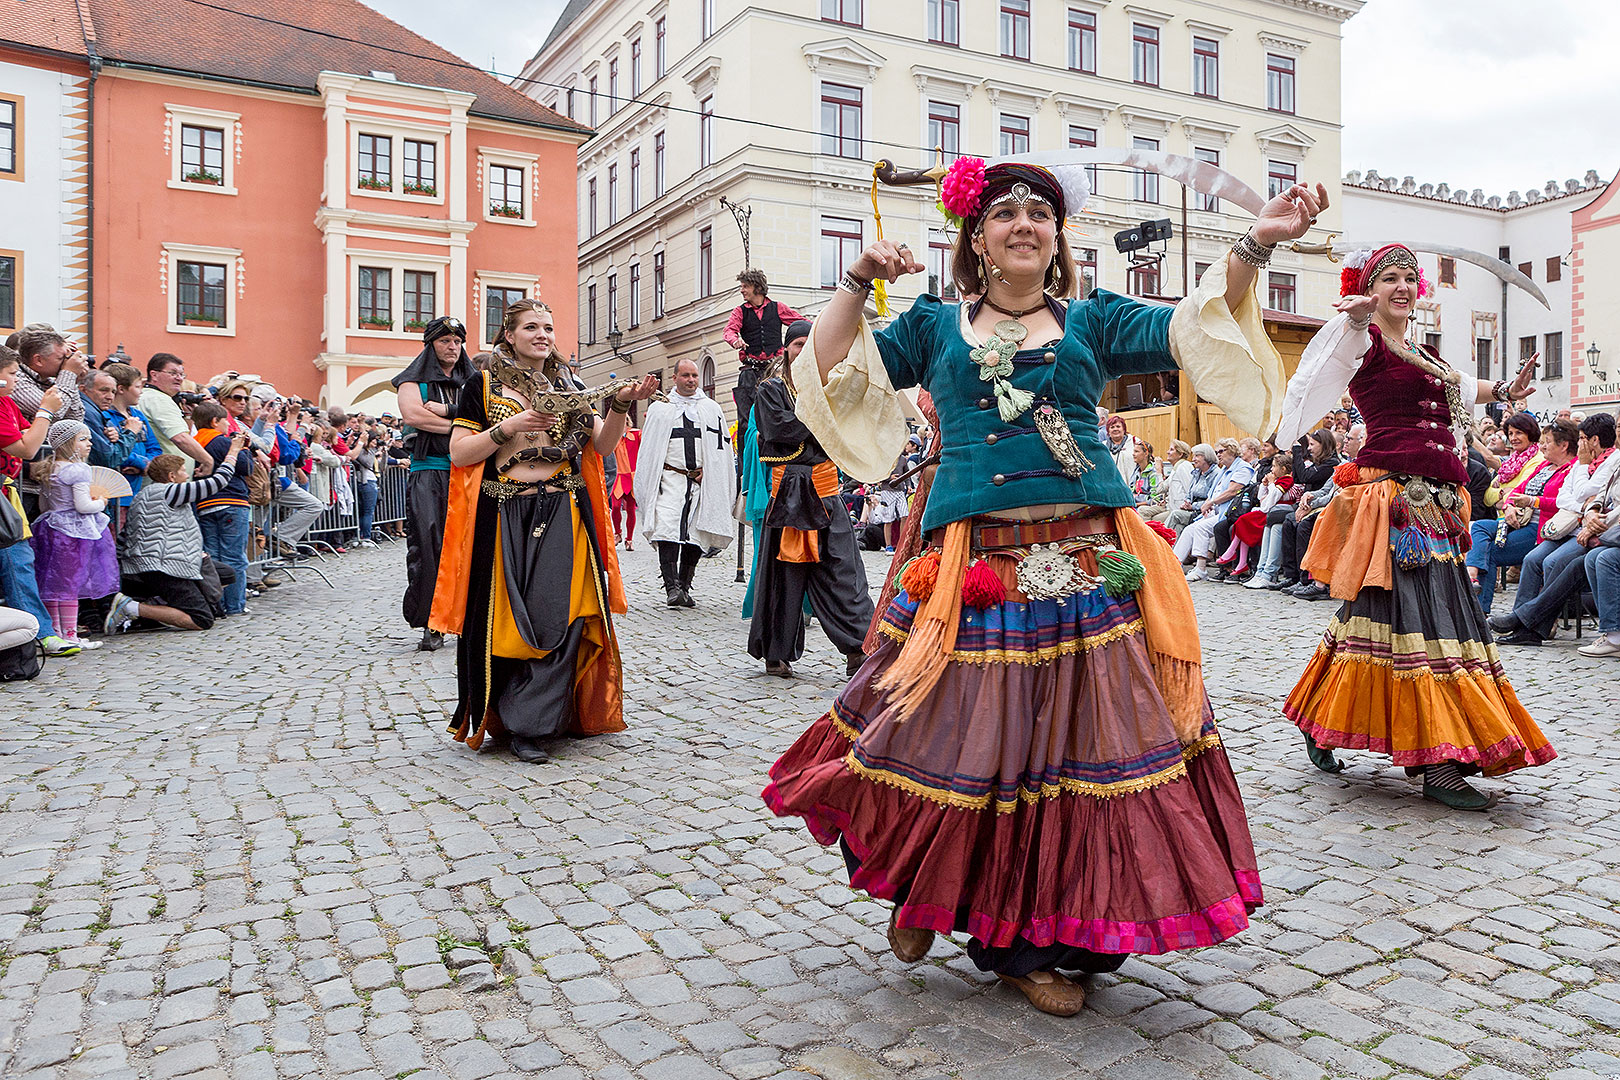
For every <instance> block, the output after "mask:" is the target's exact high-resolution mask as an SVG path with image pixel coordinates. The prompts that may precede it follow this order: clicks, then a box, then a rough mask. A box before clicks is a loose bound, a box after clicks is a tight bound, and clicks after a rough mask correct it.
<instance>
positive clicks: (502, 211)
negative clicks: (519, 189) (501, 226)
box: [489, 203, 523, 218]
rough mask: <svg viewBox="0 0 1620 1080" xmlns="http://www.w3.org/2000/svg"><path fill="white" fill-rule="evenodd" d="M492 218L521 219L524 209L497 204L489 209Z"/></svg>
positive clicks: (509, 204) (508, 204)
mask: <svg viewBox="0 0 1620 1080" xmlns="http://www.w3.org/2000/svg"><path fill="white" fill-rule="evenodd" d="M489 213H490V216H491V217H504V218H520V217H522V216H523V207H521V206H513V205H512V204H511V203H496V204H495V205H493V206H491V207H490V208H489Z"/></svg>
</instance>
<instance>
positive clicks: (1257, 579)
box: [1243, 574, 1277, 589]
mask: <svg viewBox="0 0 1620 1080" xmlns="http://www.w3.org/2000/svg"><path fill="white" fill-rule="evenodd" d="M1276 580H1277V579H1276V578H1274V577H1272V576H1271V575H1270V574H1255V575H1254V577H1252V578H1250V579H1249V580H1248V581H1245V582H1244V583H1243V587H1244V588H1245V589H1264V588H1267V587H1268V586H1270V585H1273V584H1275V583H1276Z"/></svg>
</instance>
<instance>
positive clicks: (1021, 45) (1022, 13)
mask: <svg viewBox="0 0 1620 1080" xmlns="http://www.w3.org/2000/svg"><path fill="white" fill-rule="evenodd" d="M1001 55H1002V56H1005V57H1008V58H1009V59H1012V60H1028V59H1029V0H1001Z"/></svg>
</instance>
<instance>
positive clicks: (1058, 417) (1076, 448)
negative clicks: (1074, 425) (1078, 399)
mask: <svg viewBox="0 0 1620 1080" xmlns="http://www.w3.org/2000/svg"><path fill="white" fill-rule="evenodd" d="M1034 419H1035V430H1036V431H1037V432H1038V433H1039V434H1040V436H1041V442H1043V443H1045V444H1046V449H1047V450H1049V451H1050V452H1051V454H1052V457H1053V458H1054V459H1055V460H1056V461H1057V463H1058V465H1059V466H1061V467H1062V469H1063V475H1064V476H1067V477H1069V478H1070V479H1071V480H1077V479H1079V478H1080V477H1081V476H1084V475H1085V474H1086V473H1088V472H1090V471H1091V470H1092V469H1094V468H1096V466H1095V465H1094V464H1092V462H1091V459H1090V458H1088V457H1086V455H1085V454H1084V453H1082V452H1081V450H1080V444H1079V443H1077V442H1075V441H1074V433H1073V432H1072V431H1070V430H1069V422H1068V421H1067V420H1065V419H1064V418H1063V413H1062V411H1061V410H1059V409H1058V407H1057V406H1056V405H1052V404H1050V403H1048V402H1042V403H1041V404H1040V405H1037V406H1035V412H1034Z"/></svg>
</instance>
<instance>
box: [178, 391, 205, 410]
mask: <svg viewBox="0 0 1620 1080" xmlns="http://www.w3.org/2000/svg"><path fill="white" fill-rule="evenodd" d="M174 400H175V401H176V402H177V403H178V404H179V405H181V406H183V407H185V408H187V409H189V408H191V407H192V406H193V405H200V404H202V403H203V402H205V401H211V400H212V398H211V397H210V396H209V395H208V394H193V393H190V392H189V391H186V390H182V391H180V392H179V393H178V394H176V395H174Z"/></svg>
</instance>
